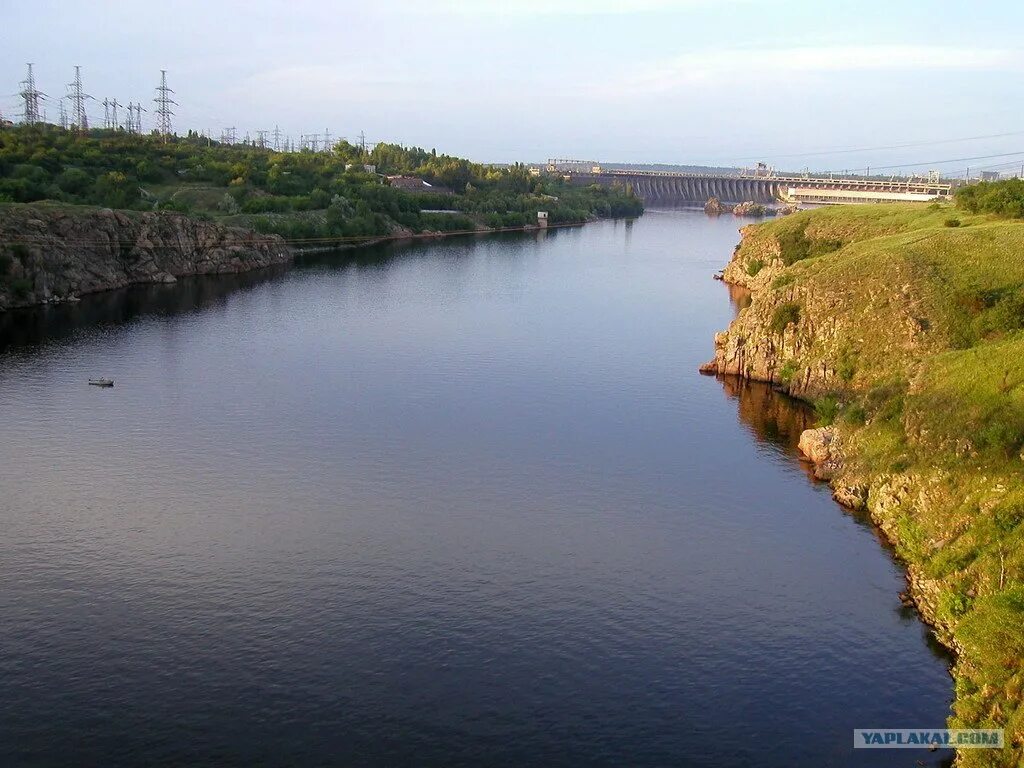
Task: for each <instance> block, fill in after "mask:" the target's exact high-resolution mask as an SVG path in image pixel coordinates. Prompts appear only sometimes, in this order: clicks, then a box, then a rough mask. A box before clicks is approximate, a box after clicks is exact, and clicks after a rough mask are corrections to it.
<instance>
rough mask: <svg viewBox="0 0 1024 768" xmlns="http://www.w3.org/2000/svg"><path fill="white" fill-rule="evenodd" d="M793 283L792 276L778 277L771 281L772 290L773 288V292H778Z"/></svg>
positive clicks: (794, 280) (793, 278) (794, 279)
mask: <svg viewBox="0 0 1024 768" xmlns="http://www.w3.org/2000/svg"><path fill="white" fill-rule="evenodd" d="M795 282H796V277H794V276H793V275H790V274H785V275H779V276H778V277H776V278H775V279H774V280H772V288H774V289H775V290H779V289H780V288H785V287H786V286H787V285H792V284H793V283H795Z"/></svg>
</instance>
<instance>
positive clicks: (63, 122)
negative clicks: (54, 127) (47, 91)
mask: <svg viewBox="0 0 1024 768" xmlns="http://www.w3.org/2000/svg"><path fill="white" fill-rule="evenodd" d="M57 106H58V108H59V109H60V127H61V128H63V129H64V130H65V131H66V130H67V129H68V110H67V108H66V107H65V106H64V99H57Z"/></svg>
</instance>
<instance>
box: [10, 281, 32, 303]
mask: <svg viewBox="0 0 1024 768" xmlns="http://www.w3.org/2000/svg"><path fill="white" fill-rule="evenodd" d="M31 291H32V281H31V280H29V279H27V278H24V277H19V278H18V279H17V280H12V281H11V294H13V296H14V297H15V298H16V299H24V298H27V297H28V295H29V293H30V292H31Z"/></svg>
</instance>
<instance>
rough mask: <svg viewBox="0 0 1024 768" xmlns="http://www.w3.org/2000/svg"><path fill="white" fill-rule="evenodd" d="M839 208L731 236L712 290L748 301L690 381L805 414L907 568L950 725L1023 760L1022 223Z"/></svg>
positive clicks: (841, 494) (825, 464)
mask: <svg viewBox="0 0 1024 768" xmlns="http://www.w3.org/2000/svg"><path fill="white" fill-rule="evenodd" d="M948 216H949V211H948V208H943V207H940V206H913V205H902V206H900V205H892V206H855V207H850V208H846V209H828V210H826V209H821V210H816V211H810V212H802V213H795V214H793V215H790V216H787V217H785V219H779V220H776V221H773V222H770V223H766V224H762V225H756V226H752V227H746V228H744V230H743V231H742V241H741V243H740V245H739V246H738V247H737V249H736V251H735V252H734V254H733V257H732V259H731V260H730V262H729V264H728V266H727V267H726V268H725V269H724V270H723V275H722V277H723V279H724V280H725V281H726V282H727V283H730V284H733V285H738V286H743V287H744V288H745V289H747V290H749V292H750V295H749V301H748V303H747V304H746V306H745V307H744V308H743V309H742V310H741V311H740V312H739V314H738V315H737V317H736V319H735V320H734V321H733V322H732V324H731V325H730V326H729V328H728V329H726V330H724V331H722V332H721V333H718V334H717V335H716V337H715V356H714V359H713V360H711V361H710V362H709V363H707V364H706V365H705V366H703V367H702V370H703V371H704V372H709V373H720V374H732V375H737V376H740V377H745V378H749V379H756V380H761V381H766V382H771V383H773V384H774V385H775V386H776V387H778V388H779V389H781V390H783V391H785V392H788V393H789V394H792V395H794V396H797V397H800V398H802V399H805V400H808V401H810V402H812V403H814V404H815V409H816V411H817V415H818V421H819V426H818V427H817V428H815V429H809V430H807V431H805V432H804V433H803V434H802V436H801V439H800V449H801V451H802V452H803V454H804V455H805V456H806V457H807V458H808V459H809V460H810V461H811V463H812V465H813V468H814V474H815V476H816V477H818V478H819V479H822V480H826V481H828V482H829V483H830V484H831V485H832V488H833V492H834V496H835V498H836V499H837V500H838V501H839V502H840V503H842V504H844V505H845V506H848V507H850V508H853V509H863V510H866V512H867V513H868V514H869V515H870V517H871V519H872V520H873V521H874V522H875V523H876V524H877V525H878V527H879V529H880V530H881V531H882V533H883V534H884V535H885V537H886V538H887V539H888V540H889V541H890V542H891V543H892V545H893V547H894V549H895V551H896V553H897V554H898V555H899V557H900V558H901V559H902V561H903V562H904V563H905V564H906V566H907V582H908V589H907V593H906V597H907V599H910V600H912V601H913V602H914V604H915V605H916V606H917V608H918V610H919V611H920V613H921V615H922V616H923V617H924V619H925V620H926V621H927V622H928V623H929V624H931V625H932V626H933V627H934V628H935V631H936V635H937V636H938V637H939V639H940V640H942V642H943V643H944V644H946V645H947V646H948V647H950V648H951V649H953V650H955V651H956V653H957V659H956V665H955V667H954V670H953V674H954V677H955V679H956V692H957V698H956V702H955V707H954V714H953V716H952V717H951V719H950V727H957V728H978V727H1005V729H1006V741H1007V744H1008V745H1009V746H1008V748H1007V749H1005V750H1002V751H996V750H964V751H962V752H961V753H960V754H958V757H957V762H958V764H959V765H963V766H1016V765H1022V764H1024V762H1021V761H1024V706H1022V700H1024V697H1022V694H1021V692H1022V691H1024V482H1022V481H1021V477H1022V476H1024V464H1022V460H1024V293H1022V292H1021V286H1022V285H1024V260H1022V259H1021V258H1020V253H1021V252H1022V250H1024V222H1015V221H1007V220H996V219H992V218H991V217H988V218H986V217H965V216H963V215H961V217H960V218H961V226H959V227H955V228H954V227H950V226H949V225H948V224H945V221H946V220H947V219H948Z"/></svg>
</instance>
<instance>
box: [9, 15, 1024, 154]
mask: <svg viewBox="0 0 1024 768" xmlns="http://www.w3.org/2000/svg"><path fill="white" fill-rule="evenodd" d="M0 8H2V16H0V18H2V20H3V23H2V28H0V110H2V111H3V113H4V115H5V116H8V115H9V114H12V113H15V112H17V111H18V110H19V105H18V99H17V95H16V94H17V91H18V90H19V86H18V83H19V81H20V80H22V79H23V78H24V74H25V62H28V61H32V62H35V64H36V76H37V80H38V86H39V88H40V89H41V90H42V91H44V92H45V93H47V94H50V95H51V96H59V95H61V94H63V93H64V84H65V83H67V82H69V81H70V79H71V76H72V67H73V65H75V64H79V65H81V66H82V68H83V75H84V80H85V85H86V90H87V91H88V92H89V93H90V94H92V95H94V96H96V97H98V99H99V101H100V102H102V99H103V98H104V97H116V98H117V99H118V100H119V101H121V102H122V103H124V102H127V101H129V100H136V101H137V100H139V99H142V100H144V102H145V106H147V107H149V108H150V109H151V108H152V102H151V99H152V97H153V88H154V86H155V85H156V83H157V79H158V77H159V70H160V69H167V70H168V78H169V84H170V85H171V87H172V88H174V89H175V91H176V99H177V101H178V102H180V106H178V107H177V108H176V110H177V116H176V118H175V127H176V128H177V129H179V130H183V129H186V128H196V129H202V130H209V131H211V132H213V133H214V134H219V133H220V131H221V130H222V129H223V128H224V127H227V126H236V127H237V129H238V135H239V136H242V135H243V134H244V133H245V132H246V131H252V132H253V135H255V130H256V129H259V128H266V129H270V128H273V127H274V125H275V124H277V125H280V126H281V129H282V131H284V132H286V133H289V134H291V135H292V136H294V137H297V136H298V135H299V134H301V133H322V132H323V131H324V130H325V129H327V128H329V129H330V130H331V131H332V133H333V134H334V135H336V136H347V137H355V136H356V135H357V134H358V133H359V132H360V131H365V133H366V136H367V137H368V139H370V140H391V141H398V142H402V143H408V144H417V145H421V146H425V147H428V148H429V147H436V148H437V149H439V150H441V151H447V152H450V153H453V154H458V155H465V156H469V157H472V158H474V159H477V160H485V161H486V160H491V161H512V160H527V161H539V160H543V159H544V158H546V157H549V156H556V157H578V158H587V159H596V160H601V161H605V162H608V161H627V162H666V163H683V162H685V163H708V164H731V163H747V162H752V161H754V160H756V159H759V158H763V159H765V160H767V161H769V162H774V163H775V164H777V165H780V166H786V167H790V168H798V167H803V166H804V165H810V166H811V167H819V168H825V167H831V168H834V169H836V170H841V169H844V168H862V167H864V166H867V165H870V166H872V167H875V168H877V167H882V166H888V165H896V164H909V163H912V162H913V163H927V162H930V161H935V160H952V159H954V158H967V157H975V156H981V155H993V154H999V153H1011V152H1015V151H1021V154H1019V155H1016V156H1010V157H1000V158H990V159H985V160H980V159H979V160H970V161H968V160H963V161H960V160H958V161H955V162H949V163H946V164H945V165H942V166H936V167H942V168H944V169H945V170H948V171H955V170H957V169H962V168H963V167H965V166H968V165H969V166H971V167H972V168H976V167H982V166H996V165H999V166H1001V167H1002V168H1003V169H1005V168H1009V167H1011V166H1013V167H1016V168H1019V167H1020V164H1021V163H1024V119H1022V97H1024V32H1022V30H1024V4H1022V3H1020V2H1010V1H1009V0H1008V1H1006V2H1001V1H1000V2H995V1H993V2H988V1H986V0H974V1H973V2H969V1H967V0H965V1H964V2H943V1H942V0H927V1H925V2H917V1H916V0H885V1H884V2H877V1H876V0H851V1H850V2H845V1H844V2H840V1H839V0H807V1H805V0H769V1H768V2H759V1H758V0H706V1H705V0H632V2H625V1H619V0H518V1H512V0H509V1H508V2H490V1H489V0H416V1H414V0H376V1H374V0H360V1H359V2H347V1H340V2H327V1H326V0H324V1H321V2H313V1H312V0H309V1H306V0H292V1H291V2H270V1H269V0H248V1H247V2H244V3H236V2H222V1H220V0H206V1H205V2H199V1H198V0H197V1H194V2H193V1H192V0H187V1H185V2H174V1H173V0H166V1H165V2H131V3H129V2H114V1H112V0H90V2H72V1H71V0H59V1H58V0H33V1H32V2H25V0H17V2H15V1H14V0H0ZM47 109H48V117H49V118H50V119H54V118H55V116H56V113H57V106H56V102H55V101H54V100H53V99H51V100H50V101H49V102H48V104H47ZM90 111H91V113H92V115H93V120H94V121H95V120H97V119H98V120H99V121H100V122H102V115H103V106H102V104H101V103H98V102H93V103H92V104H91V106H90ZM151 117H152V113H151V112H150V114H148V115H144V120H151ZM1006 133H1012V134H1014V135H1010V136H1002V137H999V138H984V139H977V140H972V141H955V142H954V141H949V140H953V139H964V138H967V137H977V136H990V135H992V134H1006ZM923 142H935V143H933V144H929V145H922V143H923ZM939 142H942V143H939ZM893 144H913V145H914V146H905V147H901V148H897V149H873V150H871V151H864V152H861V151H858V152H838V151H837V150H847V149H857V150H860V149H862V148H867V147H888V146H890V145H893ZM811 152H821V153H822V154H815V155H810V156H806V157H797V156H796V155H803V154H804V153H811Z"/></svg>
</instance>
